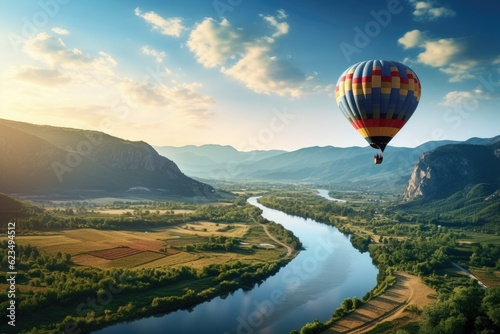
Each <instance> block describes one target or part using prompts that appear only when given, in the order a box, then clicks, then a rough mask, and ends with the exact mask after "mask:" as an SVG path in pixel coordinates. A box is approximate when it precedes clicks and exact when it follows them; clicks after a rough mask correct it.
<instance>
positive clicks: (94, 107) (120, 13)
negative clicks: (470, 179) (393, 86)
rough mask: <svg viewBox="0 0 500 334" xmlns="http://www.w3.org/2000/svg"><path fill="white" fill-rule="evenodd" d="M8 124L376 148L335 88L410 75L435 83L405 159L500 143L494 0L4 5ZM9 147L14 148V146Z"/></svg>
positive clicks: (413, 123) (179, 140) (93, 0)
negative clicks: (353, 72) (388, 74)
mask: <svg viewBox="0 0 500 334" xmlns="http://www.w3.org/2000/svg"><path fill="white" fill-rule="evenodd" d="M0 6H1V10H0V38H1V42H0V118H3V119H10V120H17V121H24V122H30V123H37V124H47V125H54V126H65V127H72V128H80V129H92V130H98V131H103V132H106V133H109V134H111V135H114V136H117V137H120V138H124V139H127V140H134V141H136V140H143V141H146V142H148V143H149V144H151V145H156V146H163V145H169V146H183V145H202V144H220V145H231V146H233V147H235V148H236V149H238V150H242V151H249V150H256V149H257V150H269V149H282V150H288V151H291V150H296V149H299V148H302V147H310V146H327V145H331V146H338V147H349V146H367V143H366V142H365V140H364V139H363V138H362V137H361V136H360V135H359V134H358V133H357V132H356V130H355V129H354V128H353V127H352V126H351V125H350V124H349V122H348V121H347V120H346V119H345V118H344V116H343V115H342V113H341V112H340V110H339V108H338V106H337V104H336V101H335V85H336V83H337V80H338V78H339V76H340V75H341V74H342V72H343V71H344V70H345V69H346V68H347V67H349V66H350V65H352V64H355V63H357V62H360V61H364V60H369V59H386V60H395V61H399V62H402V63H404V64H406V65H408V66H409V67H411V68H412V69H413V71H414V72H415V73H416V74H417V75H418V77H419V79H420V81H421V84H422V97H421V100H420V103H419V106H418V108H417V110H416V111H415V113H414V114H413V116H412V118H411V119H410V120H409V121H408V123H407V124H406V125H405V127H404V128H403V129H402V130H401V131H400V132H399V133H398V134H397V136H396V137H395V138H394V139H393V140H392V141H391V144H390V145H392V146H405V147H415V146H418V145H420V144H422V143H424V142H427V141H431V140H444V139H448V140H466V139H468V138H471V137H482V138H487V137H493V136H496V135H500V110H499V107H498V106H499V103H500V36H499V34H498V29H499V28H500V26H499V23H498V17H499V16H500V3H498V2H497V1H493V0H476V1H465V0H457V1H451V0H448V1H446V0H435V1H434V0H433V1H430V0H424V1H417V0H387V1H373V0H353V1H340V0H330V1H327V0H312V1H310V0H309V1H305V0H303V1H299V0H267V1H264V0H203V1H202V0H186V1H152V0H150V1H146V0H145V1H132V0H108V1H97V0H86V1H77V0H35V1H31V0H26V1H14V0H12V1H2V2H1V3H0ZM0 136H1V134H0Z"/></svg>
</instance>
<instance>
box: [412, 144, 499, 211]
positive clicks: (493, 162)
mask: <svg viewBox="0 0 500 334" xmlns="http://www.w3.org/2000/svg"><path fill="white" fill-rule="evenodd" d="M480 183H484V184H488V185H491V186H492V187H493V189H498V187H499V186H500V137H495V138H492V139H491V140H489V141H487V142H485V144H482V145H472V144H451V145H445V146H441V147H438V148H436V149H435V150H432V151H430V152H426V153H424V154H422V155H421V156H420V157H419V159H418V161H417V163H416V164H415V167H414V168H413V171H412V173H411V177H410V180H409V181H408V184H407V186H406V189H405V191H404V193H403V199H404V200H405V201H411V200H414V199H417V198H422V199H423V200H432V199H438V198H444V197H447V196H450V195H452V194H453V193H455V192H457V191H460V190H463V189H464V188H466V187H467V186H473V185H476V184H480Z"/></svg>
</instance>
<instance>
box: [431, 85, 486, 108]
mask: <svg viewBox="0 0 500 334" xmlns="http://www.w3.org/2000/svg"><path fill="white" fill-rule="evenodd" d="M486 98H488V96H487V95H486V94H485V93H484V91H483V90H481V89H475V90H472V91H452V92H449V93H447V94H446V95H445V96H444V98H443V101H442V102H440V103H439V104H440V105H442V106H445V107H456V106H470V107H473V106H477V104H478V100H479V99H486Z"/></svg>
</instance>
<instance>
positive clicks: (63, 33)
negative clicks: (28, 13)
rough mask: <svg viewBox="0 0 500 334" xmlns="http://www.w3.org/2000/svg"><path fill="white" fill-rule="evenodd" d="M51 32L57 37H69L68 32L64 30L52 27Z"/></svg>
mask: <svg viewBox="0 0 500 334" xmlns="http://www.w3.org/2000/svg"><path fill="white" fill-rule="evenodd" d="M51 31H52V32H53V33H55V34H58V35H69V30H67V29H64V28H59V27H54V28H52V29H51Z"/></svg>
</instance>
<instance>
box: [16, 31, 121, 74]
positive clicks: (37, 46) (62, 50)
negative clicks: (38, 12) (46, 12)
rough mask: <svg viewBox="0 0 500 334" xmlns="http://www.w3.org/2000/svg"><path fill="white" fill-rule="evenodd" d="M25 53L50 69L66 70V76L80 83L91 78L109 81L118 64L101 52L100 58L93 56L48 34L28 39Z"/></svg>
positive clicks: (40, 34)
mask: <svg viewBox="0 0 500 334" xmlns="http://www.w3.org/2000/svg"><path fill="white" fill-rule="evenodd" d="M23 51H24V52H25V53H26V54H27V55H28V56H30V57H31V58H32V59H35V60H38V61H41V62H43V63H45V64H46V65H48V66H49V68H50V69H53V70H55V69H57V70H59V71H62V70H64V71H65V74H66V75H68V76H71V77H72V78H73V79H79V80H80V81H85V80H88V78H89V77H98V78H99V79H100V80H109V79H112V78H113V77H115V74H114V72H113V67H115V66H116V65H117V62H116V61H115V60H114V59H113V57H112V56H110V55H109V54H107V53H105V52H103V51H101V52H99V54H98V56H91V55H89V54H85V53H83V52H82V51H81V50H79V49H76V48H73V49H71V48H69V47H68V46H67V45H66V44H65V43H64V41H63V40H62V39H61V38H59V37H54V36H51V35H49V34H47V33H39V34H38V35H36V36H34V37H32V38H30V39H28V40H27V41H26V43H25V45H24V47H23Z"/></svg>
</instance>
